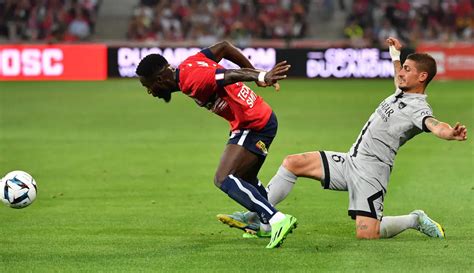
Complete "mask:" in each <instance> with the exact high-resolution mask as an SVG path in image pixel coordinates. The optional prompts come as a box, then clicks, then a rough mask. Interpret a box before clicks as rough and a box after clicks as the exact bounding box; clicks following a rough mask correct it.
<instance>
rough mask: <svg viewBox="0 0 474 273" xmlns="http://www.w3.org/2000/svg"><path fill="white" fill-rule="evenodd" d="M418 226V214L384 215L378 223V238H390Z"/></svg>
mask: <svg viewBox="0 0 474 273" xmlns="http://www.w3.org/2000/svg"><path fill="white" fill-rule="evenodd" d="M417 226H418V215H415V214H408V215H401V216H384V217H383V218H382V222H381V223H380V238H391V237H393V236H395V235H397V234H398V233H400V232H402V231H404V230H406V229H409V228H416V227H417Z"/></svg>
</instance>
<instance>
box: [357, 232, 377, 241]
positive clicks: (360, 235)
mask: <svg viewBox="0 0 474 273" xmlns="http://www.w3.org/2000/svg"><path fill="white" fill-rule="evenodd" d="M356 237H357V239H362V240H374V239H379V238H380V234H379V233H378V232H367V231H357V234H356Z"/></svg>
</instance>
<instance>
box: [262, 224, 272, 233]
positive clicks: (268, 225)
mask: <svg viewBox="0 0 474 273" xmlns="http://www.w3.org/2000/svg"><path fill="white" fill-rule="evenodd" d="M260 230H261V231H265V232H270V231H272V226H270V224H264V223H260Z"/></svg>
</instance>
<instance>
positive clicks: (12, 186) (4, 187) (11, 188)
mask: <svg viewBox="0 0 474 273" xmlns="http://www.w3.org/2000/svg"><path fill="white" fill-rule="evenodd" d="M35 199H36V181H35V179H34V178H33V177H32V176H31V175H29V174H28V173H26V172H24V171H13V172H9V173H7V175H5V177H3V178H2V180H0V200H2V202H3V203H5V204H6V205H7V206H9V207H11V208H15V209H21V208H24V207H27V206H29V205H31V203H33V201H35Z"/></svg>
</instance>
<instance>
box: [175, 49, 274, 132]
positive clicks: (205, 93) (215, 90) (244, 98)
mask: <svg viewBox="0 0 474 273" xmlns="http://www.w3.org/2000/svg"><path fill="white" fill-rule="evenodd" d="M213 57H214V56H213V55H212V52H211V51H210V50H209V49H207V50H206V49H205V50H203V51H201V52H199V53H197V54H195V55H193V56H190V57H188V58H187V59H186V60H184V61H183V62H182V63H181V64H180V65H179V67H178V69H177V72H176V73H177V79H178V80H179V82H178V84H179V88H180V89H181V91H182V92H183V93H184V94H186V95H187V96H189V97H191V98H193V99H194V100H195V101H196V103H197V104H198V105H199V106H201V107H206V108H207V109H209V110H210V111H212V112H213V113H215V114H217V115H219V116H221V117H223V118H225V119H226V120H227V121H228V122H229V123H230V127H231V130H237V129H253V130H260V129H262V128H263V127H264V126H265V125H266V124H267V122H268V120H269V118H270V115H271V114H272V109H271V108H270V106H269V105H268V104H267V103H266V102H265V101H263V99H262V98H261V97H260V96H258V95H257V94H255V93H254V92H253V91H252V90H251V89H250V88H249V87H247V86H246V85H245V84H243V83H241V82H237V83H234V84H229V85H226V86H224V85H223V84H222V83H223V80H224V72H225V68H223V67H222V66H221V65H219V64H218V63H216V62H215V61H214V60H213Z"/></svg>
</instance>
